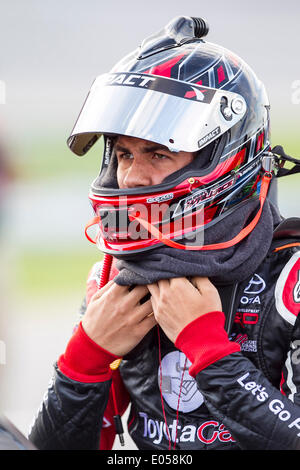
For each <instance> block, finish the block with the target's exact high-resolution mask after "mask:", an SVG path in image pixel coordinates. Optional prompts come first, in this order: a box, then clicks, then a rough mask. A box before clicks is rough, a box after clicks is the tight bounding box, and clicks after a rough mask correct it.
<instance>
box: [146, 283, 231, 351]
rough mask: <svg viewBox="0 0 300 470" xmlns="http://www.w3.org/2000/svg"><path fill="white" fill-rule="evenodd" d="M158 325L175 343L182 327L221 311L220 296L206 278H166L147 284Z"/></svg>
mask: <svg viewBox="0 0 300 470" xmlns="http://www.w3.org/2000/svg"><path fill="white" fill-rule="evenodd" d="M148 289H149V291H150V293H151V302H152V308H153V312H154V316H155V319H156V321H157V323H159V325H160V326H161V328H162V329H163V331H164V332H165V334H166V335H167V336H168V338H169V339H170V340H171V341H172V342H173V343H175V340H176V338H177V336H178V335H179V333H180V332H181V331H182V330H183V328H184V327H185V326H186V325H188V324H189V323H190V322H192V321H193V320H195V319H196V318H198V317H200V316H201V315H204V314H205V313H209V312H213V311H216V310H218V311H220V310H221V311H222V304H221V299H220V296H219V293H218V291H217V289H216V288H215V287H214V285H213V284H212V283H211V282H210V280H209V279H208V278H207V277H194V278H193V279H192V281H191V282H190V281H189V280H188V279H186V278H185V277H183V278H175V279H170V280H169V279H166V280H165V279H164V280H161V281H158V283H157V284H150V285H148Z"/></svg>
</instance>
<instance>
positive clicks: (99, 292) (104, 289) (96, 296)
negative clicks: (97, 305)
mask: <svg viewBox="0 0 300 470" xmlns="http://www.w3.org/2000/svg"><path fill="white" fill-rule="evenodd" d="M113 283H114V281H113V280H111V281H109V282H108V283H107V284H105V286H103V287H102V288H101V289H97V291H96V292H95V294H94V295H93V296H92V298H91V301H94V300H97V299H100V297H102V295H103V294H105V292H107V291H108V290H109V289H110V288H111V287H112V285H113Z"/></svg>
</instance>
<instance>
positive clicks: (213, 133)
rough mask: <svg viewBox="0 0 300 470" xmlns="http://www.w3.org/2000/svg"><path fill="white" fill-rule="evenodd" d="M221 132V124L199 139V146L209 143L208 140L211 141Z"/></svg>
mask: <svg viewBox="0 0 300 470" xmlns="http://www.w3.org/2000/svg"><path fill="white" fill-rule="evenodd" d="M219 134H221V128H220V126H218V127H216V128H215V129H214V130H212V131H211V132H209V133H208V134H206V135H205V136H204V137H202V139H200V140H198V146H199V148H200V147H202V146H203V145H205V144H207V142H210V141H211V140H212V139H214V138H215V137H217V135H219Z"/></svg>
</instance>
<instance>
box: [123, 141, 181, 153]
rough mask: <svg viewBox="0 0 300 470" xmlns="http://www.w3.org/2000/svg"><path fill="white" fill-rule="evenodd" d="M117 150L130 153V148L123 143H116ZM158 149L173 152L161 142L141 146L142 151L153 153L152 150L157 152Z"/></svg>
mask: <svg viewBox="0 0 300 470" xmlns="http://www.w3.org/2000/svg"><path fill="white" fill-rule="evenodd" d="M115 150H116V151H119V152H125V153H126V152H128V153H130V149H129V148H127V147H124V146H123V145H120V144H118V143H117V144H116V145H115ZM157 150H165V151H167V152H169V153H173V152H171V151H170V150H169V149H168V147H166V146H165V145H161V144H153V145H145V146H144V147H142V148H141V152H142V153H152V152H156V151H157Z"/></svg>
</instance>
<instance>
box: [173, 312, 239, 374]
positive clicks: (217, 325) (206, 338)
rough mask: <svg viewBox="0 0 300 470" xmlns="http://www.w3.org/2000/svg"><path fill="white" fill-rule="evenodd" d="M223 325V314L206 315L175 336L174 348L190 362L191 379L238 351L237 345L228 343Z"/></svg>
mask: <svg viewBox="0 0 300 470" xmlns="http://www.w3.org/2000/svg"><path fill="white" fill-rule="evenodd" d="M224 324H225V315H224V313H223V312H210V313H206V314H205V315H202V316H201V317H198V318H196V320H194V321H192V322H191V323H189V324H188V325H187V326H186V327H185V328H184V329H183V330H182V331H181V332H180V333H179V335H178V336H177V338H176V341H175V346H176V348H178V349H180V350H181V351H182V352H183V353H184V354H185V355H186V356H187V357H188V359H189V360H190V361H191V363H192V365H191V367H190V369H189V373H190V375H191V376H192V377H196V375H197V374H198V372H200V371H201V370H202V369H205V368H206V367H208V366H209V365H210V364H213V363H214V362H216V361H218V360H219V359H222V357H225V356H227V355H228V354H232V353H233V352H237V351H240V346H239V345H238V344H237V343H232V342H230V341H229V339H228V336H227V333H226V331H225V330H224Z"/></svg>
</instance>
